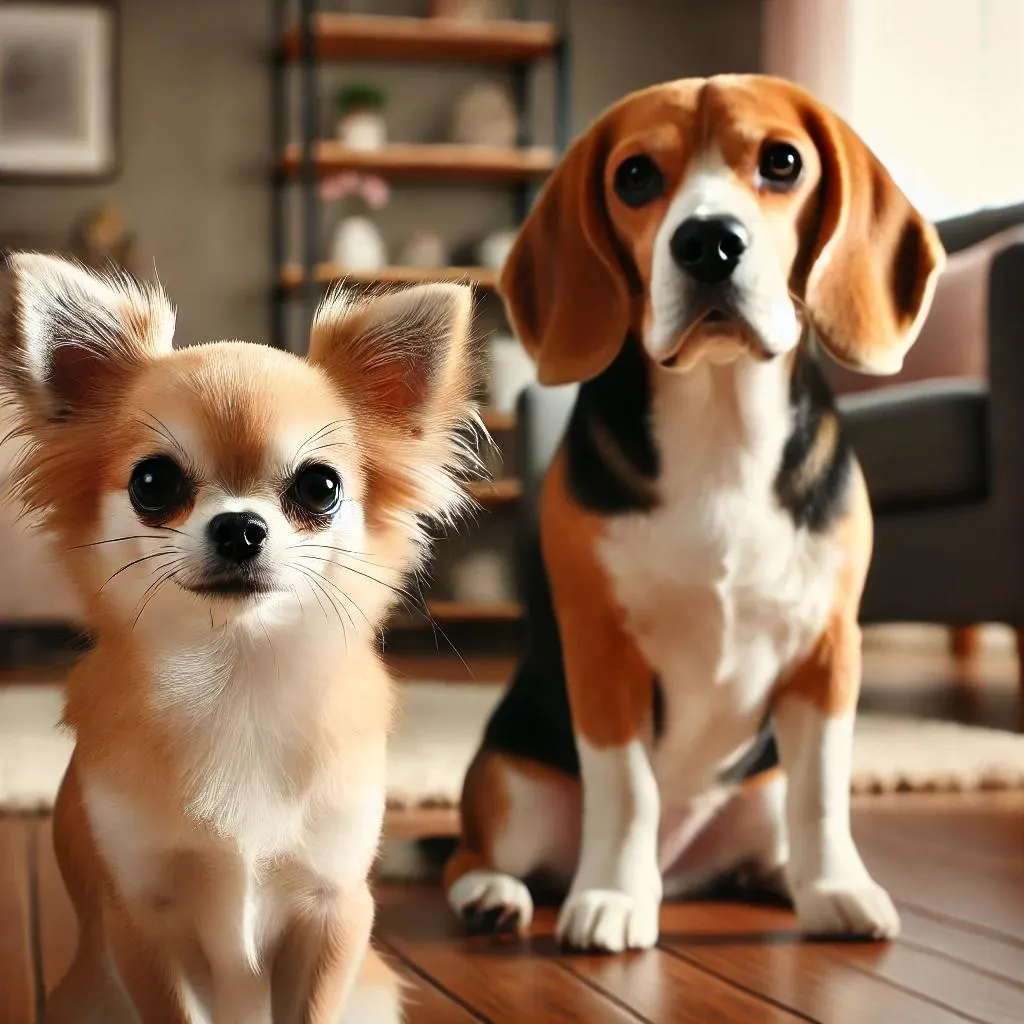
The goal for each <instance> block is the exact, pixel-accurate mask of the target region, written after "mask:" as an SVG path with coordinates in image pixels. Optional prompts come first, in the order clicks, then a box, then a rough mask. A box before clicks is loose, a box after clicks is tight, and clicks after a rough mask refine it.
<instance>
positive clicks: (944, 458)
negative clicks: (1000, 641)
mask: <svg viewBox="0 0 1024 1024" xmlns="http://www.w3.org/2000/svg"><path fill="white" fill-rule="evenodd" d="M938 228H939V232H940V234H941V235H942V239H943V242H944V244H945V246H946V249H947V252H948V253H949V254H950V261H949V266H948V268H947V271H946V273H944V275H943V277H942V278H941V279H940V281H939V285H938V289H937V291H936V297H935V303H934V306H933V309H932V311H931V313H930V314H929V317H928V320H927V321H926V323H925V326H924V329H923V330H922V333H921V337H920V338H919V340H918V342H917V345H915V347H914V349H912V350H911V359H913V360H914V361H913V362H912V361H911V359H908V366H907V370H906V371H905V374H904V375H903V376H904V378H905V379H904V380H897V382H896V383H892V384H886V382H884V381H879V382H874V387H872V388H871V389H870V390H864V389H863V388H859V389H856V390H853V389H850V390H847V388H846V387H844V385H847V384H849V383H850V381H849V380H848V379H847V378H845V377H844V375H843V374H841V373H839V372H832V373H831V376H832V378H833V383H834V384H835V385H837V391H839V392H840V408H841V409H842V411H843V414H844V419H845V421H846V425H847V428H848V430H849V435H850V438H851V440H852V442H853V445H854V448H855V450H856V451H857V455H858V457H859V458H860V461H861V465H862V466H863V467H864V474H865V477H866V479H867V482H868V489H869V491H870V492H871V499H872V506H873V508H874V514H875V553H874V558H873V560H872V565H871V572H870V574H869V576H868V581H867V586H866V589H865V593H864V600H863V603H862V605H861V615H862V619H863V621H864V622H865V623H881V622H928V623H941V624H945V625H952V626H969V625H972V624H975V623H988V622H997V623H1006V624H1008V625H1010V626H1013V627H1014V628H1017V629H1020V628H1021V627H1024V401H1022V390H1024V205H1020V206H1015V207H1009V208H1005V209H1001V210H986V211H981V212H979V213H976V214H971V215H969V216H966V217H960V218H956V219H955V220H950V221H946V222H943V223H940V224H939V225H938ZM1020 636H1021V634H1020V633H1018V638H1020Z"/></svg>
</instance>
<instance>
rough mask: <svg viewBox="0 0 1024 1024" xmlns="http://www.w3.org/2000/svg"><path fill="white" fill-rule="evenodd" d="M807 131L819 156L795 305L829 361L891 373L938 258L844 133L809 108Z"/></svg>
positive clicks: (905, 203)
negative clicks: (814, 214) (815, 221)
mask: <svg viewBox="0 0 1024 1024" xmlns="http://www.w3.org/2000/svg"><path fill="white" fill-rule="evenodd" d="M808 127H809V128H810V130H811V133H812V135H813V136H814V139H815V142H816V144H817V148H818V152H819V155H820V157H821V184H820V185H819V195H820V200H819V208H820V221H819V228H818V233H817V237H816V238H815V240H814V243H813V248H812V251H811V254H810V259H809V263H808V265H809V271H808V276H807V285H806V289H805V295H804V299H805V302H806V306H807V310H808V313H809V315H810V318H811V322H812V324H813V326H814V328H815V331H816V333H817V335H818V337H819V339H820V341H821V342H822V344H823V346H824V347H825V349H826V350H827V351H828V353H829V354H830V355H831V356H832V358H833V359H835V360H836V362H838V363H840V364H841V365H843V366H846V367H849V368H850V369H853V370H858V371H860V372H861V373H867V374H876V375H887V374H893V373H898V372H899V371H900V369H901V367H902V366H903V357H904V356H905V355H906V354H907V351H908V350H909V348H910V346H911V345H912V344H913V343H914V341H915V340H916V339H917V335H918V332H919V331H920V329H921V324H922V323H923V321H924V318H925V315H926V314H927V312H928V308H929V306H930V305H931V300H932V295H933V293H934V291H935V282H936V281H937V279H938V276H939V274H940V272H941V270H942V268H943V266H944V264H945V258H946V254H945V251H944V250H943V248H942V243H941V242H940V241H939V237H938V234H937V233H936V231H935V229H934V227H932V225H931V224H929V223H928V222H927V221H926V220H925V219H924V217H923V216H922V215H921V214H920V213H919V212H918V211H917V210H916V209H915V208H914V207H913V206H912V205H911V203H910V201H909V200H908V199H907V197H906V196H905V195H904V194H903V193H902V192H901V191H900V189H899V188H898V187H897V185H896V183H895V182H894V181H893V180H892V178H891V177H890V176H889V173H888V172H887V171H886V169H885V168H884V167H883V166H882V164H881V163H880V162H879V160H878V158H877V157H876V156H875V155H874V154H873V153H872V152H871V150H870V149H869V148H868V147H867V145H865V143H864V142H863V141H862V140H861V139H860V138H859V136H857V135H856V133H855V132H854V131H853V129H852V128H850V127H849V125H847V124H846V123H845V122H844V121H842V120H841V119H840V118H839V117H837V116H836V115H835V114H833V113H832V112H831V111H828V110H826V109H825V108H823V107H820V106H819V105H818V104H816V103H815V104H812V105H811V107H810V110H809V113H808Z"/></svg>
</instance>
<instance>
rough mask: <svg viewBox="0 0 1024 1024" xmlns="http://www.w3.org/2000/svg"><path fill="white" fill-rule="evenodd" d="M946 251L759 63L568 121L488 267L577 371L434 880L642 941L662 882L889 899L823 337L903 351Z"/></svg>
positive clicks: (590, 942)
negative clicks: (871, 851)
mask: <svg viewBox="0 0 1024 1024" xmlns="http://www.w3.org/2000/svg"><path fill="white" fill-rule="evenodd" d="M944 260H945V253H944V252H943V250H942V247H941V244H940V242H939V241H938V237H937V235H936V233H935V231H934V229H933V228H932V226H931V225H929V224H928V223H926V222H925V220H924V219H923V218H922V217H921V215H920V214H919V213H918V212H917V210H915V209H914V208H913V206H911V204H910V203H909V202H908V200H907V198H906V197H905V196H904V195H903V193H902V192H901V191H900V190H899V189H898V188H897V187H896V185H895V184H894V183H893V181H892V179H891V178H890V176H889V175H888V173H887V172H886V170H885V169H884V168H883V167H882V165H881V164H880V163H879V161H878V160H877V158H876V157H875V156H874V155H873V154H872V153H871V152H870V151H869V149H868V148H867V146H866V145H865V144H864V143H863V142H862V141H861V139H859V138H858V137H857V135H855V134H854V132H853V131H852V130H851V129H850V128H849V126H848V125H846V124H845V123H844V122H843V121H842V120H840V118H839V117H837V116H836V115H835V114H834V113H832V112H831V111H829V110H827V109H825V108H824V107H823V106H822V105H821V104H820V103H819V102H817V101H816V100H815V99H814V98H813V97H812V96H810V95H809V94H808V93H806V92H805V91H803V90H801V89H800V88H798V87H796V86H794V85H792V84H790V83H788V82H785V81H782V80H778V79H773V78H768V77H760V76H732V75H728V76H720V77H714V78H709V79H684V80H681V81H676V82H671V83H668V84H663V85H659V86H656V87H654V88H650V89H647V90H645V91H642V92H638V93H635V94H633V95H631V96H628V97H627V98H626V99H624V100H622V101H621V102H620V103H618V104H617V105H615V106H613V107H612V108H611V109H609V110H608V111H607V112H606V113H604V114H603V115H602V116H601V117H600V118H599V119H598V120H597V121H596V122H595V123H594V124H593V125H592V126H591V127H590V128H589V130H587V131H586V132H585V133H584V134H583V135H582V136H581V137H579V138H578V139H577V140H576V141H575V143H574V144H573V145H572V146H571V148H570V149H569V151H568V153H567V154H566V156H565V159H564V161H563V162H562V164H561V165H560V167H559V169H558V170H557V171H556V172H555V174H554V175H553V176H552V178H551V179H550V180H549V182H548V183H547V185H546V186H545V188H544V190H543V191H542V193H541V195H540V197H539V199H538V201H537V204H536V206H535V208H534V209H533V211H532V212H531V214H530V215H529V217H528V219H527V220H526V222H525V224H524V226H523V228H522V230H521V232H520V234H519V236H518V239H517V241H516V243H515V245H514V247H513V249H512V251H511V253H510V256H509V259H508V261H507V263H506V265H505V268H504V270H503V273H502V278H501V291H502V294H503V296H504V299H505V302H506V305H507V309H508V312H509V314H510V317H511V320H512V322H513V325H514V327H515V329H516V332H517V334H518V336H519V338H520V339H521V341H522V343H523V344H524V345H525V346H526V348H527V349H528V350H529V352H530V353H531V354H532V356H533V358H534V360H535V362H536V366H537V370H538V377H539V380H540V382H541V383H542V384H548V385H557V384H569V383H578V384H579V387H578V390H577V396H576V399H575V405H574V408H573V412H572V415H571V418H570V421H569V424H568V427H567V429H566V433H565V436H564V438H563V439H562V441H561V444H560V447H559V449H558V451H557V454H556V455H555V457H554V460H553V462H552V464H551V466H550V469H549V471H548V473H547V476H546V479H545V482H544V485H543V489H542V493H541V499H540V548H541V552H542V555H543V564H544V579H545V584H544V588H543V592H542V593H541V594H540V595H539V597H538V599H537V600H536V601H534V602H533V604H532V606H531V607H530V609H529V621H530V636H531V639H530V641H529V649H528V650H527V652H526V654H525V657H524V659H523V661H522V663H521V665H520V667H519V670H518V673H517V675H516V677H515V679H514V681H513V683H512V685H511V687H510V688H509V689H508V691H507V693H506V694H505V696H504V698H503V700H502V701H501V702H500V704H499V706H498V707H497V709H496V710H495V712H494V714H493V716H492V718H491V720H490V722H489V724H488V726H487V729H486V733H485V736H484V739H483V743H482V746H481V748H480V750H479V752H478V753H477V756H476V758H475V760H474V762H473V764H472V766H471V768H470V770H469V772H468V773H467V777H466V780H465V785H464V791H463V796H462V808H461V809H462V820H463V831H462V836H461V840H460V844H459V847H458V849H457V850H456V852H455V854H454V856H453V857H452V859H451V860H450V861H449V862H448V865H447V868H446V872H445V886H446V889H447V893H448V899H449V902H450V903H451V905H452V907H453V908H454V909H455V911H456V912H457V913H459V914H460V915H462V917H463V918H465V919H466V920H467V922H468V923H470V924H471V925H474V926H479V927H483V928H486V929H512V928H515V929H518V930H525V929H526V928H527V927H528V925H529V922H530V918H531V914H532V902H531V896H530V892H529V890H528V889H527V886H526V884H525V882H526V881H529V880H531V879H533V878H537V877H544V878H546V879H547V880H548V881H549V882H553V883H554V884H555V885H556V886H558V887H560V888H561V889H562V891H563V892H565V891H567V896H566V898H565V901H564V903H563V906H562V909H561V914H560V917H559V922H558V935H559V937H560V938H561V939H562V940H563V941H564V942H565V943H567V944H569V945H572V946H574V947H578V948H583V949H597V950H605V951H611V952H614V951H619V950H623V949H626V948H645V947H649V946H651V945H653V944H654V943H655V942H656V940H657V937H658V908H659V904H660V902H661V900H662V898H663V897H664V896H678V895H682V894H687V893H692V892H694V891H696V890H698V889H701V888H703V887H705V886H706V885H708V884H710V883H712V882H713V881H716V880H719V879H721V878H722V877H724V876H726V875H733V874H735V873H737V872H740V871H742V872H744V873H746V874H747V875H748V876H749V875H750V874H751V873H753V876H754V877H757V878H759V879H764V880H768V879H774V880H778V881H779V882H781V883H782V884H783V885H784V886H785V891H786V892H787V893H788V895H789V896H790V897H791V899H792V901H793V903H794V906H795V910H796V913H797V916H798V919H799V924H800V927H801V929H802V930H803V931H804V932H805V933H808V934H833V935H851V936H865V937H874V938H885V937H890V936H894V935H895V934H896V933H897V931H898V929H899V919H898V916H897V913H896V910H895V909H894V907H893V904H892V901H891V900H890V898H889V896H888V895H887V894H886V892H885V891H884V890H883V889H882V888H881V887H880V886H879V885H877V884H876V883H875V881H874V880H873V879H872V877H871V876H870V874H869V873H868V871H867V869H866V868H865V866H864V864H863V862H862V860H861V857H860V855H859V853H858V851H857V848H856V846H855V844H854V841H853V839H852V837H851V832H850V809H849V791H850V761H851V746H852V739H853V722H854V711H855V707H856V704H857V697H858V691H859V687H860V675H861V652H860V631H859V628H858V605H859V601H860V595H861V591H862V587H863V583H864V579H865V575H866V573H867V569H868V564H869V561H870V556H871V545H872V521H871V512H870V507H869V503H868V496H867V492H866V490H865V485H864V480H863V478H862V475H861V472H860V469H859V467H858V465H857V462H856V460H855V458H854V456H853V453H852V452H851V450H850V447H849V445H848V444H847V442H846V440H845V439H844V437H843V432H842V429H841V427H840V423H839V420H838V418H837V415H836V411H835V408H834V406H833V403H832V399H831V396H830V393H829V390H828V388H827V386H826V385H825V383H824V381H823V378H822V375H821V372H820V370H819V368H818V365H817V363H816V360H815V352H814V348H815V346H816V345H817V344H818V343H820V345H821V347H823V348H824V349H825V350H826V351H827V352H828V354H829V355H830V356H831V357H832V358H834V359H835V360H837V361H838V362H839V363H841V364H844V365H846V366H848V367H852V368H855V369H857V370H860V371H862V372H864V373H870V374H891V373H895V372H896V371H898V370H899V368H900V365H901V363H902V360H903V357H904V355H905V353H906V352H907V350H908V348H909V347H910V345H911V344H912V342H913V341H914V339H915V337H916V335H917V333H918V329H919V327H920V324H921V321H922V319H923V317H924V315H925V313H926V311H927V309H928V306H929V304H930V301H931V296H932V293H933V290H934V285H935V281H936V278H937V276H938V274H939V272H940V270H941V268H942V266H943V263H944Z"/></svg>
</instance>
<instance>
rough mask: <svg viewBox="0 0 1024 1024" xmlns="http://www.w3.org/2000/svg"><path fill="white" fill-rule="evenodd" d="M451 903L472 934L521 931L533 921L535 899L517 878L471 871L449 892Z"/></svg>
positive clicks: (499, 873) (524, 930)
mask: <svg viewBox="0 0 1024 1024" xmlns="http://www.w3.org/2000/svg"><path fill="white" fill-rule="evenodd" d="M448 903H449V905H450V906H451V908H452V910H454V911H455V913H456V914H458V915H459V917H461V918H462V920H463V921H464V922H465V923H466V927H467V928H468V929H469V930H470V931H472V932H518V933H519V934H520V935H522V934H523V933H524V932H526V931H527V930H528V929H529V927H530V922H531V921H532V920H533V898H532V897H531V896H530V890H529V889H527V888H526V886H525V885H524V884H523V882H521V881H520V880H519V879H518V878H513V877H512V876H511V875H505V874H502V873H501V872H500V871H469V872H467V873H466V874H464V875H463V876H462V877H461V878H460V879H459V880H458V881H457V882H455V884H454V885H452V887H451V888H450V889H449V890H448Z"/></svg>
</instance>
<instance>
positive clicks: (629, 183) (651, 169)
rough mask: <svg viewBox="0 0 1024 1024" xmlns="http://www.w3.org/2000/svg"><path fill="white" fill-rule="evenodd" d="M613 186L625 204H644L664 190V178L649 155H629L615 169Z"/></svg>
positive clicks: (634, 205)
mask: <svg viewBox="0 0 1024 1024" xmlns="http://www.w3.org/2000/svg"><path fill="white" fill-rule="evenodd" d="M614 188H615V194H616V195H617V196H618V197H619V198H620V199H621V200H622V201H623V202H624V203H625V204H626V205H627V206H633V207H636V206H644V205H645V204H646V203H649V202H651V201H652V200H654V199H657V198H658V196H660V195H661V193H662V192H664V191H665V179H664V178H663V177H662V174H661V171H660V170H659V169H658V165H657V164H656V163H655V162H654V161H653V160H652V159H651V158H650V157H649V156H631V157H628V158H627V159H626V160H623V161H622V163H621V164H619V166H618V167H617V168H616V169H615V181H614Z"/></svg>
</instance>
